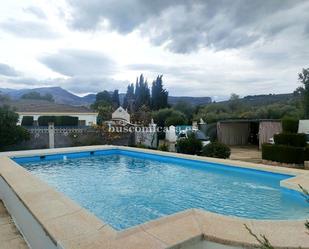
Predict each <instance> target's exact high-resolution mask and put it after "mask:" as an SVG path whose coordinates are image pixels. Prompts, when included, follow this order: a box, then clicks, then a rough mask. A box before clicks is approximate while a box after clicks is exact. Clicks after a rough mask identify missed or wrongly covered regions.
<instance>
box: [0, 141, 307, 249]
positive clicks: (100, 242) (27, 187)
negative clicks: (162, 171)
mask: <svg viewBox="0 0 309 249" xmlns="http://www.w3.org/2000/svg"><path fill="white" fill-rule="evenodd" d="M106 149H122V150H131V151H137V152H146V153H153V154H156V155H166V156H173V157H179V158H187V159H194V160H199V161H207V162H215V163H221V164H225V165H228V166H231V167H243V168H251V169H252V168H253V169H259V170H264V171H268V172H277V173H283V174H290V175H293V176H294V177H292V178H289V179H287V180H284V181H282V182H281V185H282V186H283V187H286V188H291V189H295V190H299V186H298V184H301V185H302V186H303V187H305V188H307V189H309V171H305V170H300V169H291V168H281V167H273V166H268V165H262V164H252V163H246V162H238V161H233V160H222V159H214V158H205V157H198V156H192V155H182V154H177V153H169V152H161V151H153V150H145V149H138V148H130V147H119V146H87V147H75V148H62V149H47V150H35V151H19V152H7V153H0V180H1V179H2V183H3V184H4V185H5V186H6V187H5V188H6V189H5V190H3V191H2V192H3V195H5V193H6V192H9V191H11V192H13V194H14V195H16V197H17V198H16V200H17V199H18V200H19V202H20V203H21V204H22V205H23V206H24V208H25V210H27V211H28V212H29V213H30V214H31V215H32V216H33V218H34V220H35V221H36V222H37V223H38V224H39V226H40V227H41V228H42V230H43V231H44V234H45V235H46V236H47V237H48V238H50V241H52V243H53V244H54V245H55V247H54V248H64V249H97V248H108V249H148V248H151V249H165V248H173V249H176V248H177V249H180V248H190V247H187V246H188V245H190V244H192V243H208V244H207V247H204V248H254V247H256V246H257V242H256V241H255V239H254V238H253V237H252V236H250V235H249V233H248V231H247V230H246V229H245V227H244V224H247V225H248V226H249V227H250V228H251V229H252V230H253V231H254V232H255V233H256V234H265V235H266V236H267V238H268V239H269V240H270V242H271V243H272V244H273V245H274V246H275V248H281V249H283V248H285V249H287V248H289V249H297V248H299V246H301V247H302V248H303V249H309V235H308V234H307V232H306V229H305V226H304V220H290V221H266V220H254V219H242V218H237V217H231V216H224V215H219V214H214V213H211V212H207V211H205V210H200V209H189V210H186V211H184V212H179V213H176V214H173V215H170V216H166V217H163V218H160V219H157V220H153V221H150V222H147V223H144V224H141V225H139V226H136V227H133V228H129V229H126V230H123V231H116V230H114V229H113V228H112V227H110V226H109V225H108V224H106V223H104V221H102V220H100V219H99V218H97V217H96V216H95V215H93V214H92V213H90V212H89V211H88V210H85V209H84V208H82V207H81V206H79V205H78V204H77V203H75V202H74V201H72V200H71V199H69V198H68V197H66V196H65V195H63V194H62V193H60V192H58V191H56V190H55V189H54V188H52V187H50V186H49V185H48V184H46V183H45V182H43V181H41V180H40V179H39V178H37V177H36V176H34V175H32V174H31V173H30V172H28V171H27V170H25V169H24V168H23V167H21V166H19V165H18V164H17V163H16V162H14V161H12V160H11V159H10V157H12V156H14V157H20V156H33V155H48V154H57V153H69V152H81V151H83V152H84V151H89V152H90V151H94V150H106ZM0 183H1V181H0ZM0 194H1V189H0ZM0 197H1V195H0ZM3 201H4V202H6V201H8V202H9V201H10V200H9V198H8V197H6V198H3ZM9 211H10V210H9ZM17 223H18V219H17ZM23 231H24V232H25V233H27V232H31V231H30V230H29V229H27V227H24V230H23ZM23 234H24V233H23ZM30 235H31V234H30ZM26 238H27V236H26ZM27 241H29V240H27ZM209 243H217V245H219V246H216V247H212V246H211V245H210V244H209ZM220 245H221V246H220ZM223 245H224V246H223ZM49 248H52V247H49ZM40 249H41V248H40ZM44 249H45V248H44Z"/></svg>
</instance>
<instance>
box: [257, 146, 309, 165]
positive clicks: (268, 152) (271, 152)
mask: <svg viewBox="0 0 309 249" xmlns="http://www.w3.org/2000/svg"><path fill="white" fill-rule="evenodd" d="M307 151H308V152H309V150H308V149H307ZM305 154H306V148H302V147H292V146H289V145H277V144H274V145H273V144H263V145H262V158H263V159H265V160H270V161H275V162H280V163H296V164H302V163H303V162H304V160H305V157H306V156H305Z"/></svg>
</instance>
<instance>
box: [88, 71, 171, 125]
mask: <svg viewBox="0 0 309 249" xmlns="http://www.w3.org/2000/svg"><path fill="white" fill-rule="evenodd" d="M162 78H163V75H158V76H157V78H156V79H155V80H154V81H153V82H152V86H151V89H150V87H149V85H148V82H147V80H146V79H145V78H144V76H143V74H141V75H140V76H139V77H137V79H136V83H135V85H134V84H133V83H132V84H129V85H128V87H127V92H126V94H125V96H124V99H123V104H122V106H123V108H124V109H127V110H128V112H129V113H130V114H131V115H132V118H133V120H134V119H135V121H145V122H146V120H147V121H149V117H147V118H145V117H143V116H145V115H146V113H149V112H151V111H156V110H159V109H162V108H167V107H169V105H168V91H167V90H166V89H165V88H164V86H163V79H162ZM119 106H120V99H119V91H118V90H114V91H113V92H112V93H110V92H108V91H106V90H105V91H102V92H99V93H98V94H97V95H96V100H95V103H94V104H93V105H92V106H91V107H92V108H93V109H94V110H97V111H98V112H99V118H98V122H99V123H102V121H104V120H109V119H111V114H112V112H113V111H114V110H115V109H117V108H118V107H119ZM143 123H144V122H143Z"/></svg>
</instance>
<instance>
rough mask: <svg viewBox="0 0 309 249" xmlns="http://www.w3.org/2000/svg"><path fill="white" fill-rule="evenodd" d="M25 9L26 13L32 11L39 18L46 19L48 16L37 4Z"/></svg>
mask: <svg viewBox="0 0 309 249" xmlns="http://www.w3.org/2000/svg"><path fill="white" fill-rule="evenodd" d="M24 11H25V12H26V13H30V14H32V15H34V16H36V17H37V18H39V19H46V18H47V16H46V15H45V13H44V11H43V10H42V9H41V8H39V7H36V6H29V7H27V8H24Z"/></svg>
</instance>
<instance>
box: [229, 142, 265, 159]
mask: <svg viewBox="0 0 309 249" xmlns="http://www.w3.org/2000/svg"><path fill="white" fill-rule="evenodd" d="M230 159H231V160H236V161H243V162H250V163H262V151H261V150H259V148H258V146H231V156H230Z"/></svg>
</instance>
